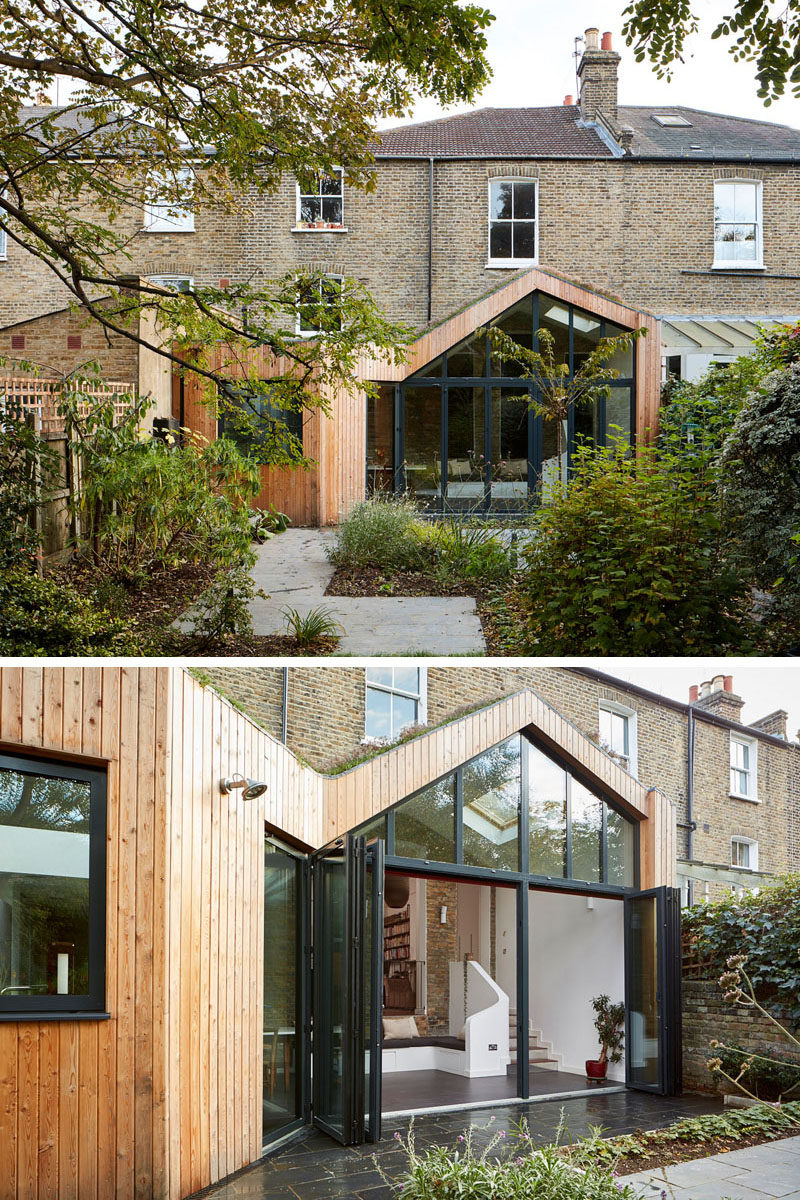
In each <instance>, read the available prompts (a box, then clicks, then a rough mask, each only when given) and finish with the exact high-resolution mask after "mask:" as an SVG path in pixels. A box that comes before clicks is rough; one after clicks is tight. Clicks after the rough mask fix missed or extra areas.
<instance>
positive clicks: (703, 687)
mask: <svg viewBox="0 0 800 1200" xmlns="http://www.w3.org/2000/svg"><path fill="white" fill-rule="evenodd" d="M710 691H711V684H710V683H709V681H708V680H707V679H704V680H703V682H702V683H701V684H700V697H701V699H702V697H703V696H707V695H708V694H709V692H710Z"/></svg>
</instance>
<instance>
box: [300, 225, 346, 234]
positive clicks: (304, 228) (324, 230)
mask: <svg viewBox="0 0 800 1200" xmlns="http://www.w3.org/2000/svg"><path fill="white" fill-rule="evenodd" d="M289 232H290V233H349V232H350V230H349V229H348V228H347V227H346V226H345V225H343V226H341V228H336V229H334V228H327V227H323V228H322V229H311V227H310V226H308V225H295V226H293V228H292V229H290V230H289Z"/></svg>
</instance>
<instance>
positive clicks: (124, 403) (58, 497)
mask: <svg viewBox="0 0 800 1200" xmlns="http://www.w3.org/2000/svg"><path fill="white" fill-rule="evenodd" d="M70 387H71V388H72V389H73V391H74V394H76V395H80V396H82V397H84V399H83V400H81V402H80V403H79V404H78V413H79V415H81V416H84V415H85V414H86V413H87V412H88V411H89V410H90V407H91V403H92V401H93V400H105V401H107V400H109V399H110V400H112V401H113V405H114V420H115V422H117V421H120V420H121V419H122V417H123V415H124V413H125V412H126V410H127V409H128V408H129V407H130V399H131V397H132V396H134V395H135V394H136V385H135V384H134V383H121V382H107V381H103V382H98V383H89V382H81V383H80V385H79V386H78V385H76V384H74V383H73V384H70V382H69V381H67V382H65V381H63V380H60V379H37V378H35V377H34V378H30V377H22V376H10V377H8V378H5V379H4V378H0V423H2V420H3V417H4V416H6V415H7V416H10V417H12V418H13V419H14V420H25V421H26V422H27V423H28V424H30V425H31V427H32V428H33V429H34V430H35V432H36V433H37V434H38V435H39V436H40V437H41V438H42V439H43V440H44V441H46V442H48V443H49V444H50V447H51V449H52V450H53V451H54V452H55V454H56V457H57V461H58V466H57V471H56V479H55V481H54V482H53V486H51V487H49V488H48V491H47V499H46V500H45V501H44V502H43V503H42V504H41V505H39V506H38V507H37V508H36V510H35V511H34V512H33V513H32V515H31V522H32V524H33V525H34V527H35V528H36V530H37V532H38V533H39V534H40V536H41V539H42V551H41V554H42V557H43V558H45V559H47V558H53V557H55V556H57V555H59V554H61V553H62V552H63V551H64V550H65V549H66V547H67V546H68V545H69V543H70V541H71V540H73V541H74V540H76V539H77V538H78V536H79V532H80V531H79V530H78V529H77V528H76V527H75V522H74V520H73V519H72V518H71V515H70V501H71V500H74V499H76V498H77V497H78V496H79V495H80V491H81V477H80V462H79V459H78V455H77V454H75V453H74V452H71V451H70V447H69V440H68V437H67V431H66V425H65V419H64V416H63V415H62V414H61V413H60V412H59V407H60V405H61V403H62V400H63V398H64V396H65V394H68V391H67V390H66V389H69V388H70Z"/></svg>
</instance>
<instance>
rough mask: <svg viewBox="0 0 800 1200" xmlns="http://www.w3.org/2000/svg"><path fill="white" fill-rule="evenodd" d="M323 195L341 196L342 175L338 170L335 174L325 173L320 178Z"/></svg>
mask: <svg viewBox="0 0 800 1200" xmlns="http://www.w3.org/2000/svg"><path fill="white" fill-rule="evenodd" d="M319 190H320V191H321V192H322V194H323V196H341V194H342V175H341V172H340V171H337V172H336V174H335V175H323V176H322V178H321V179H320V189H319Z"/></svg>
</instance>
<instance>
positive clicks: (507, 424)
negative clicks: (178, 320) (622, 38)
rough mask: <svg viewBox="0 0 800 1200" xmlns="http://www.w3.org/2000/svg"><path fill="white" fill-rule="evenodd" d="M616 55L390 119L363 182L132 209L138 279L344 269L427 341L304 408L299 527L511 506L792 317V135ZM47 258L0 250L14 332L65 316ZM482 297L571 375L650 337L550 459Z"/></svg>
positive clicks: (544, 428)
mask: <svg viewBox="0 0 800 1200" xmlns="http://www.w3.org/2000/svg"><path fill="white" fill-rule="evenodd" d="M619 63H620V56H619V55H618V54H617V53H616V52H615V51H614V50H613V49H612V47H611V39H610V35H608V34H604V35H603V38H602V42H601V41H600V39H599V36H598V31H597V30H596V29H590V30H587V32H586V39H585V51H584V54H583V58H582V60H581V62H580V64H579V68H578V76H579V81H580V95H579V97H578V100H577V103H573V102H572V99H573V98H572V97H566V98H565V102H564V103H563V104H562V105H557V106H553V107H540V108H520V109H478V110H475V111H473V112H470V113H467V114H463V115H459V116H454V117H448V118H445V119H442V120H438V121H428V122H421V123H416V124H410V125H406V126H402V127H399V128H396V129H391V130H384V131H382V132H381V135H380V141H379V143H378V144H377V146H376V149H375V158H376V189H375V191H374V192H373V193H370V194H365V193H363V192H360V191H358V190H356V189H352V188H349V187H348V186H347V185H346V183H345V182H344V178H343V175H342V173H337V174H336V175H335V176H334V177H332V178H331V179H326V180H320V181H319V184H318V186H317V187H316V188H315V189H311V191H309V192H307V193H301V191H300V185H299V184H298V183H297V181H296V180H294V179H293V178H289V177H286V178H285V179H284V180H283V181H282V183H281V185H280V187H279V188H278V190H277V191H276V192H275V193H274V194H270V195H258V194H256V195H253V196H250V197H248V198H247V212H246V214H245V213H244V212H243V213H242V214H240V215H238V216H233V217H231V216H230V215H228V214H223V213H217V212H214V211H213V210H210V209H207V208H206V209H201V210H198V211H197V212H196V213H191V212H188V211H187V213H186V214H185V216H184V218H182V219H181V220H179V221H176V220H174V219H173V220H171V221H168V222H164V221H162V220H158V219H155V220H154V219H153V206H152V205H151V206H149V207H148V208H147V211H146V212H145V213H143V214H142V218H141V224H139V223H138V218H137V216H136V214H135V213H133V212H128V213H126V215H125V221H126V222H127V225H126V231H127V232H128V233H129V234H130V243H129V245H130V253H131V256H132V257H131V260H130V261H129V262H128V263H127V264H126V270H128V271H134V270H135V271H138V272H139V273H140V274H141V275H143V276H146V277H148V278H151V279H153V280H156V281H158V282H162V283H164V284H166V285H167V286H191V284H192V283H195V284H213V285H215V286H216V285H220V284H221V283H223V282H224V281H229V282H231V283H235V282H238V281H245V280H251V279H254V278H255V279H257V278H258V276H259V274H263V275H264V276H265V277H275V276H278V275H281V274H283V273H284V272H291V271H292V270H297V269H300V268H307V269H313V270H318V271H322V272H324V273H325V274H327V275H328V276H331V277H333V278H336V277H341V276H350V277H354V278H356V279H358V280H359V281H361V282H362V283H364V284H365V285H366V287H367V288H368V289H369V291H370V292H371V293H372V295H373V296H374V297H375V298H376V300H377V301H378V303H379V304H380V305H381V307H382V308H383V309H384V310H385V312H386V313H387V315H388V316H390V317H392V318H394V319H397V320H401V321H404V322H406V323H409V324H410V325H411V326H412V327H414V328H415V329H416V330H417V331H418V334H419V338H418V341H417V342H416V343H414V345H413V346H412V353H411V359H410V361H412V362H413V364H414V367H413V372H400V373H397V372H395V373H393V372H391V371H387V370H384V369H381V367H380V365H379V364H375V363H369V364H365V367H364V370H365V372H368V373H367V374H363V375H360V376H359V378H369V379H370V380H372V381H373V382H375V383H378V384H380V385H382V386H381V388H380V393H379V396H378V398H377V399H376V400H374V401H373V402H372V403H371V404H369V405H367V404H366V403H365V400H364V397H363V396H362V395H358V394H356V395H355V396H340V397H334V398H333V400H334V403H333V405H332V421H331V422H329V423H328V424H329V429H328V432H327V433H325V432H323V431H321V430H320V428H319V425H320V419H319V418H318V417H315V415H314V414H307V415H306V417H305V420H304V428H303V442H304V448H305V450H306V452H307V453H309V454H310V456H311V457H312V458H315V460H316V461H317V462H318V463H319V464H320V465H319V468H318V471H317V472H312V473H311V476H309V477H307V478H306V480H305V481H300V480H298V479H295V478H294V477H293V476H288V477H287V475H286V472H282V473H277V474H276V473H272V474H270V473H269V472H266V473H265V494H264V499H265V500H267V501H272V502H275V503H277V504H278V505H279V507H282V508H284V509H285V510H286V511H287V512H289V515H290V516H291V517H292V519H293V520H294V521H295V522H296V523H298V524H327V523H332V522H335V521H336V520H337V519H338V517H339V516H340V514H341V513H343V512H345V511H346V510H347V509H348V508H349V506H350V505H351V504H352V503H353V501H354V500H357V499H359V498H360V497H362V496H363V495H364V494H366V493H367V492H368V491H369V490H370V489H375V488H381V489H387V488H396V489H402V490H405V491H411V492H413V493H414V494H415V495H416V496H417V498H418V500H419V502H420V503H421V505H422V506H423V507H425V508H426V509H429V510H431V511H442V510H444V511H463V510H464V509H467V510H469V511H500V512H514V511H517V510H518V508H519V507H520V506H522V507H524V506H525V504H526V503H528V502H529V501H530V500H531V498H532V497H534V496H535V495H536V494H537V493H538V491H539V489H540V488H541V487H542V486H546V485H547V482H548V481H549V480H550V479H552V478H553V477H554V476H557V475H558V474H559V473H563V472H564V471H566V469H567V465H568V457H569V450H570V448H571V446H572V445H574V441H575V438H576V437H577V436H578V435H590V436H592V437H593V438H594V439H595V440H596V441H597V442H599V443H602V442H603V441H604V440H605V439H606V438H607V436H608V433H609V430H610V429H611V427H615V428H617V429H620V430H622V432H623V434H624V435H625V436H627V437H629V438H630V439H631V440H632V441H633V440H636V439H639V440H645V439H646V438H648V437H650V436H652V434H653V432H654V430H655V428H656V425H657V406H658V387H659V379H660V374H661V370H662V366H667V367H668V368H669V369H670V370H671V371H672V372H673V373H675V374H679V375H681V376H684V377H688V378H692V377H694V376H696V375H697V374H698V373H700V372H701V371H702V370H703V369H704V368H705V367H706V366H707V365H708V364H709V363H710V362H711V361H712V360H714V361H720V362H724V361H729V360H730V359H732V358H733V357H735V356H736V355H738V354H740V353H745V352H747V350H748V349H749V348H751V347H752V340H753V337H754V335H755V333H756V326H757V323H759V322H770V321H775V320H780V319H784V320H790V319H795V318H796V317H797V316H798V313H799V312H800V305H798V299H797V297H798V290H797V284H798V280H800V250H798V248H797V245H796V238H795V237H794V226H795V223H796V222H795V219H794V217H795V213H796V211H797V205H798V201H800V167H798V159H800V131H797V130H793V129H790V128H787V127H785V126H778V125H775V124H771V123H769V122H765V121H752V120H744V119H741V118H736V117H730V116H724V115H720V114H715V113H707V112H701V111H699V110H695V109H690V108H676V107H671V106H660V107H654V106H647V107H641V106H621V105H619V104H618V78H617V76H618V68H619ZM567 101H568V102H567ZM34 111H35V110H34ZM0 249H1V248H0ZM43 270H44V268H43V267H42V266H41V265H40V264H38V263H34V262H33V261H32V260H31V259H30V258H28V257H27V256H25V255H24V253H23V252H22V251H20V250H19V248H18V247H16V246H15V245H13V244H10V245H9V247H8V250H7V256H6V260H5V261H0V310H2V312H3V313H4V314H8V316H10V317H11V319H12V320H13V321H14V322H15V323H17V322H19V321H22V320H26V319H29V318H30V317H31V316H39V315H42V314H44V313H47V312H49V311H51V310H52V309H54V308H55V307H56V294H55V292H54V290H53V287H54V285H53V283H52V282H51V281H50V280H49V279H46V278H44V277H43V276H42V271H43ZM504 288H508V291H507V292H505V291H504ZM492 297H494V298H495V301H496V302H494V303H493V304H492V303H491V300H492ZM498 298H499V299H498ZM528 298H529V299H528ZM565 298H566V299H565ZM523 299H525V302H526V303H525V304H522V306H521V307H520V305H521V302H522V300H523ZM487 304H488V305H489V306H490V308H491V313H490V314H489V315H490V317H491V318H492V319H495V320H499V321H503V322H505V324H506V328H507V330H508V331H510V332H511V333H512V335H513V336H515V337H518V338H519V339H520V340H522V341H523V343H526V344H529V345H530V344H531V340H532V339H533V338H534V337H535V335H536V332H537V330H538V329H539V328H542V327H546V328H548V329H549V331H550V332H551V333H552V334H553V335H554V337H555V338H556V343H557V347H556V348H557V353H558V355H559V356H561V357H563V359H564V361H566V362H569V364H570V366H571V367H573V368H574V367H575V366H576V365H577V364H578V363H579V362H580V358H581V355H582V354H585V353H586V352H587V350H588V349H589V348H590V347H591V345H592V344H593V343H594V342H596V340H597V339H598V338H599V337H601V336H603V335H604V334H610V333H614V332H618V331H620V330H625V329H633V328H638V327H640V326H642V325H644V324H646V325H647V326H648V328H649V329H650V337H648V338H647V339H645V340H644V341H643V342H639V343H637V345H636V347H635V348H634V349H635V352H636V353H635V354H631V356H630V358H629V360H628V361H625V362H620V363H619V364H617V365H618V369H619V371H620V377H619V380H618V385H619V386H618V387H617V388H616V389H615V390H614V391H613V392H612V395H611V396H610V397H609V398H608V399H607V400H605V401H598V402H597V404H596V405H595V407H594V409H593V410H590V411H583V412H582V411H579V412H577V413H575V414H573V415H572V416H571V417H570V421H569V423H568V429H567V451H566V454H565V456H564V459H563V460H562V461H561V462H558V461H557V454H556V451H555V446H554V444H553V443H554V436H555V435H554V431H553V430H552V428H550V427H549V426H548V425H543V423H542V421H541V418H538V417H536V416H535V415H534V414H533V412H532V411H531V410H530V408H529V404H528V402H529V400H530V389H528V388H526V387H525V386H522V385H521V381H520V379H519V377H518V376H516V377H514V376H513V373H508V378H505V377H501V372H502V364H499V365H498V364H496V363H495V362H494V361H493V359H492V357H491V356H490V355H489V352H488V348H487V347H486V346H485V343H483V342H479V341H474V340H473V339H472V337H471V335H472V334H473V333H474V331H475V329H476V328H478V327H479V326H480V325H481V323H482V322H485V321H486V317H487ZM454 314H458V317H457V319H456V317H455V316H454ZM6 319H8V318H6ZM411 374H413V376H414V378H410V375H411ZM522 383H523V384H524V381H522ZM365 410H366V411H365ZM204 432H207V431H206V430H204ZM324 443H327V445H325V444H324ZM326 456H327V460H328V461H326Z"/></svg>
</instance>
